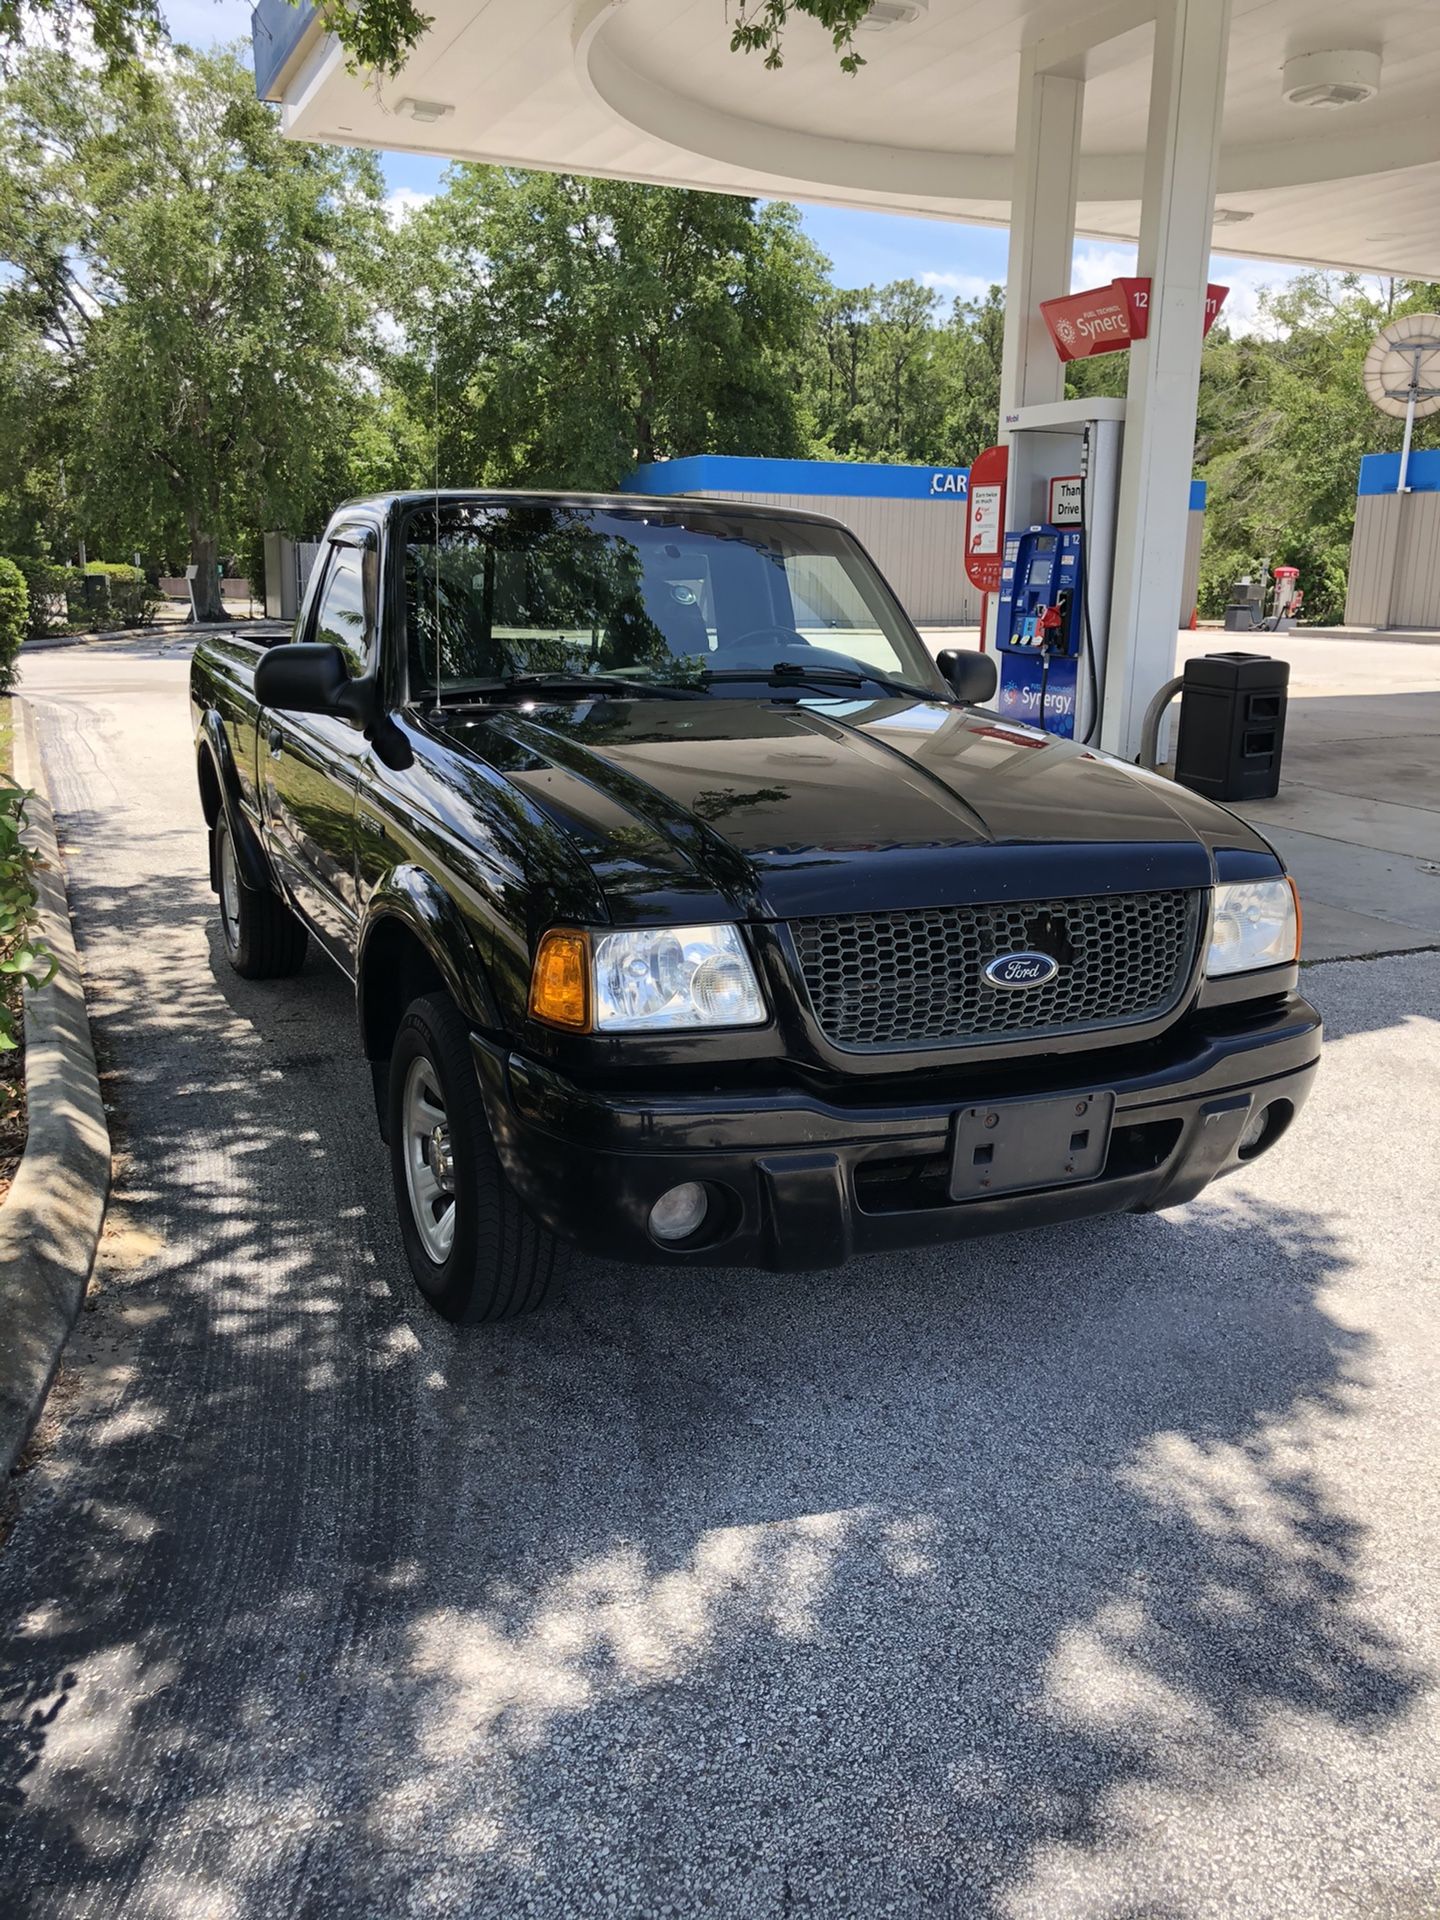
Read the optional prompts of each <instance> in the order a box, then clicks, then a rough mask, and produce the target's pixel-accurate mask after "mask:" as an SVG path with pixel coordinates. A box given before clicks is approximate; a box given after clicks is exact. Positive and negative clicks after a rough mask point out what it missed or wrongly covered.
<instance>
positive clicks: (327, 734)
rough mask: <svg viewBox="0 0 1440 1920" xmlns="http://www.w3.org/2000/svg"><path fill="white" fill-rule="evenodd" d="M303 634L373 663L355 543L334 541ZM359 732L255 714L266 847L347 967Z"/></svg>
mask: <svg viewBox="0 0 1440 1920" xmlns="http://www.w3.org/2000/svg"><path fill="white" fill-rule="evenodd" d="M322 562H323V565H324V567H325V573H324V577H323V579H322V580H321V582H320V587H319V592H318V594H317V595H316V597H315V600H314V601H313V602H312V607H313V611H312V613H311V615H310V617H309V621H308V624H307V630H306V632H305V633H304V634H303V635H302V636H301V638H302V639H303V640H306V641H313V642H315V643H317V644H319V645H326V646H338V647H339V648H340V649H341V650H342V651H343V652H344V654H345V656H346V659H347V662H348V664H349V667H350V672H351V675H352V677H354V678H356V679H358V678H360V677H361V676H362V675H363V674H364V673H366V672H367V670H368V669H369V667H370V664H371V657H372V653H373V648H374V618H373V609H372V608H371V607H369V606H368V604H367V600H368V596H367V591H366V588H367V582H366V573H367V569H366V568H365V566H364V559H363V553H362V550H361V548H360V547H359V546H356V545H350V544H348V543H346V542H344V541H332V542H331V544H330V546H329V549H328V551H327V552H326V553H325V554H324V555H323V556H322ZM365 753H366V744H365V737H364V735H363V734H362V733H361V732H360V731H359V730H358V729H357V728H355V727H352V726H351V725H349V723H348V722H347V721H344V720H340V719H337V718H335V717H334V716H333V715H330V714H320V713H277V712H275V711H274V710H273V709H271V708H266V709H265V710H264V711H263V712H262V713H261V715H260V765H261V768H262V771H263V778H264V788H265V799H264V805H265V820H266V826H267V828H268V830H269V842H270V851H271V853H272V855H273V857H274V859H275V861H276V864H277V865H278V866H279V867H280V869H281V872H282V875H283V878H284V881H285V885H286V888H287V889H288V891H289V892H290V893H291V895H292V896H293V898H294V899H295V901H296V903H297V904H298V905H299V907H300V909H301V911H302V913H303V914H304V916H305V918H306V919H307V920H308V921H309V923H310V925H311V927H312V928H313V929H314V931H315V934H316V937H317V938H318V939H319V940H320V941H321V942H322V943H323V945H325V946H326V947H327V948H328V949H329V950H330V952H331V954H332V955H333V956H334V958H335V959H337V960H338V961H340V963H341V965H342V966H344V967H345V968H347V970H349V971H351V972H353V971H354V963H355V941H356V926H357V921H358V912H359V903H358V896H357V891H356V880H355V805H356V795H357V792H358V789H359V780H360V768H361V764H362V761H363V759H364V756H365Z"/></svg>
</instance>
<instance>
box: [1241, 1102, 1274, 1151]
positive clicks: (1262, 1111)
mask: <svg viewBox="0 0 1440 1920" xmlns="http://www.w3.org/2000/svg"><path fill="white" fill-rule="evenodd" d="M1269 1131H1270V1108H1269V1107H1257V1108H1256V1109H1255V1111H1254V1113H1252V1114H1251V1116H1250V1118H1249V1119H1248V1120H1247V1121H1246V1122H1245V1131H1244V1132H1243V1133H1242V1134H1241V1136H1240V1146H1239V1149H1238V1151H1239V1154H1240V1158H1241V1159H1242V1160H1248V1159H1250V1158H1251V1156H1252V1155H1253V1154H1257V1153H1258V1152H1259V1151H1260V1148H1261V1147H1262V1146H1263V1144H1264V1141H1265V1136H1266V1134H1267V1133H1269Z"/></svg>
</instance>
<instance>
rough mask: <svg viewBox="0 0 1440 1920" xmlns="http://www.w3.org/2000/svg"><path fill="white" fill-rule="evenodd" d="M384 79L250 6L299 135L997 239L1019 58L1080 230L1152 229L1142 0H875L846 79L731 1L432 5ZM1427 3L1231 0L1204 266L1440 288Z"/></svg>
mask: <svg viewBox="0 0 1440 1920" xmlns="http://www.w3.org/2000/svg"><path fill="white" fill-rule="evenodd" d="M427 4H428V7H429V9H430V10H431V11H432V12H433V14H434V24H433V25H432V27H431V28H430V30H429V32H428V33H427V34H426V35H425V37H424V39H423V40H422V41H421V42H420V44H419V46H418V47H417V48H416V50H415V53H414V54H413V56H412V57H411V59H410V61H409V63H408V65H407V66H406V67H405V69H404V71H403V72H402V73H401V74H400V75H399V76H398V77H397V78H395V79H394V80H390V81H386V82H384V83H382V84H378V85H377V84H375V83H374V82H371V81H367V80H366V79H365V78H364V77H363V76H359V75H356V74H352V73H349V72H347V71H346V65H345V58H344V55H343V53H342V52H341V50H340V49H339V48H338V47H337V46H336V45H335V44H334V42H333V41H332V40H331V39H330V38H329V37H328V36H327V35H326V34H325V32H324V30H323V27H322V26H321V23H320V20H319V17H318V15H317V13H316V12H315V10H314V9H313V8H308V7H301V8H299V9H296V8H294V7H291V6H289V5H287V4H286V0H261V4H260V5H259V6H258V7H257V8H256V11H255V24H254V39H255V61H256V73H257V80H258V83H259V86H260V91H261V92H262V94H263V95H264V96H265V97H266V98H268V99H271V100H275V101H278V102H280V103H281V104H282V105H283V108H284V116H285V125H286V130H287V132H288V133H290V134H291V135H293V136H294V137H296V138H298V139H307V140H317V141H324V142H331V143H337V144H356V145H366V144H369V145H373V146H376V147H382V148H389V149H392V150H393V149H401V150H409V151H413V152H417V153H434V154H443V155H446V156H450V157H454V158H458V159H466V160H477V161H491V162H497V163H501V164H504V165H513V166H520V167H533V168H541V169H548V170H551V171H561V170H563V171H567V172H579V173H592V174H601V175H613V176H616V177H621V178H625V179H631V180H648V181H653V182H656V183H659V184H663V185H668V186H692V187H702V188H708V189H710V190H713V191H720V192H727V193H744V194H758V195H762V196H763V195H768V196H772V197H774V196H784V197H795V198H799V199H805V200H812V201H822V202H830V203H833V204H836V205H844V206H856V207H874V208H882V209H887V210H890V211H895V212H910V213H920V214H927V215H930V216H940V217H950V218H955V219H960V220H972V221H985V222H995V223H1008V222H1009V221H1010V219H1011V202H1012V193H1013V185H1014V179H1015V160H1014V155H1015V139H1016V118H1017V99H1018V95H1019V92H1020V76H1021V54H1022V48H1024V47H1026V46H1031V47H1033V46H1034V45H1035V44H1036V43H1043V44H1044V45H1045V47H1046V49H1047V58H1046V60H1045V63H1044V64H1045V66H1046V68H1047V69H1048V70H1049V71H1051V72H1062V73H1063V72H1064V71H1065V70H1066V66H1067V59H1066V56H1067V42H1068V43H1071V44H1073V55H1071V57H1070V62H1069V64H1070V66H1071V67H1072V68H1073V71H1074V74H1075V76H1076V77H1077V78H1083V79H1084V81H1085V95H1084V125H1083V130H1082V134H1081V139H1080V151H1079V165H1078V175H1077V179H1076V207H1075V227H1076V229H1077V230H1078V231H1079V232H1081V233H1084V234H1087V235H1092V236H1096V237H1105V238H1114V239H1117V240H1134V239H1136V238H1137V236H1138V235H1139V232H1140V203H1141V191H1142V176H1143V173H1144V167H1145V158H1146V148H1147V125H1148V112H1149V108H1148V95H1149V72H1150V58H1151V55H1150V46H1151V35H1152V31H1153V28H1152V22H1153V18H1154V14H1155V6H1154V3H1153V0H1151V4H1149V5H1145V4H1132V3H1131V0H1118V3H1116V4H1108V5H1107V4H1102V3H1101V0H878V4H877V5H876V7H875V8H874V9H873V12H872V18H871V20H870V22H868V23H867V25H866V27H865V28H864V29H863V30H862V31H861V33H860V34H859V36H858V39H857V47H858V48H859V50H860V51H861V52H862V53H863V55H864V58H865V61H866V64H865V66H864V67H862V68H861V69H860V71H859V73H858V74H856V75H854V76H850V75H847V74H845V73H844V72H842V71H841V69H840V65H839V61H838V59H837V57H836V55H835V52H834V50H833V48H832V47H831V45H830V40H829V35H828V34H827V33H826V32H825V30H824V29H823V28H822V27H820V26H819V25H818V24H817V23H816V22H815V21H813V20H812V19H810V18H809V17H807V16H803V15H798V16H792V18H791V20H790V22H789V24H788V26H787V28H786V30H785V38H784V48H783V51H784V65H783V67H781V68H780V70H779V71H777V72H768V71H766V70H765V68H764V66H763V63H762V61H761V59H760V57H759V56H757V55H754V54H741V53H732V52H731V51H730V49H729V37H730V30H731V21H732V18H733V9H732V10H731V16H729V17H727V8H726V5H725V0H580V3H579V4H578V5H577V4H576V0H427ZM1437 99H1440V3H1437V0H1426V3H1425V4H1416V0H1409V4H1399V3H1398V0H1350V4H1348V5H1334V4H1324V0H1321V4H1316V0H1233V10H1232V16H1231V25H1230V33H1229V45H1228V53H1227V55H1226V74H1225V84H1224V108H1223V118H1222V122H1221V129H1220V136H1221V137H1220V147H1219V161H1218V173H1217V185H1216V199H1215V212H1214V228H1213V233H1212V238H1213V243H1214V245H1215V247H1216V249H1217V250H1218V251H1223V252H1226V253H1232V254H1250V255H1255V256H1258V257H1260V258H1263V259H1270V260H1293V261H1304V262H1313V263H1315V264H1320V265H1329V266H1338V267H1353V268H1359V269H1364V270H1369V271H1373V272H1381V273H1394V274H1398V275H1404V276H1411V277H1415V278H1421V279H1436V278H1440V220H1437V219H1436V215H1435V209H1436V207H1437V205H1440V112H1437V111H1436V110H1435V102H1436V101H1437Z"/></svg>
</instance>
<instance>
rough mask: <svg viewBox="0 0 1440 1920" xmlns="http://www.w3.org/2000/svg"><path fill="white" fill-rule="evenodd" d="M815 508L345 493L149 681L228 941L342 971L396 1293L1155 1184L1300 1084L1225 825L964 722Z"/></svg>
mask: <svg viewBox="0 0 1440 1920" xmlns="http://www.w3.org/2000/svg"><path fill="white" fill-rule="evenodd" d="M994 684H995V680H994V666H993V663H992V662H991V660H990V659H989V658H988V657H986V656H984V655H981V654H976V653H951V654H942V655H941V656H940V658H939V661H938V662H936V661H932V659H931V657H930V655H929V653H928V652H927V650H926V648H925V646H924V644H923V643H922V642H921V640H920V638H919V636H918V635H917V634H916V632H915V629H914V627H913V626H912V625H911V623H910V621H909V620H908V619H907V617H906V615H905V613H904V612H903V610H902V609H901V607H900V606H899V604H898V603H897V601H896V599H895V597H894V595H893V594H892V592H891V591H890V589H889V588H888V587H887V586H886V584H885V582H884V580H883V579H882V578H881V577H880V575H879V574H878V573H877V571H876V570H875V567H874V566H873V564H872V563H871V562H870V561H869V559H868V558H867V557H866V555H865V553H864V552H863V550H862V549H861V548H860V547H859V546H858V545H857V543H856V542H855V540H854V539H853V538H852V537H851V535H850V534H849V533H848V532H846V531H845V529H844V528H842V527H841V526H839V525H838V524H836V523H835V522H833V521H830V520H825V519H821V518H819V517H815V516H812V515H809V514H801V513H792V512H780V511H772V510H765V509H761V508H758V507H752V506H743V505H732V504H728V503H720V502H706V501H699V500H696V501H689V500H676V499H674V498H669V499H664V500H650V499H645V498H641V497H638V496H634V495H624V496H619V497H616V498H602V497H594V496H578V495H548V494H517V493H487V492H470V491H466V492H442V493H439V494H423V495H422V494H400V495H390V496H386V497H384V498H379V499H369V500H360V501H356V502H354V503H352V504H350V505H348V506H345V507H342V508H341V509H340V510H339V512H337V513H336V515H335V516H334V519H333V520H332V522H331V524H330V527H329V529H328V530H327V533H326V536H325V541H324V545H323V549H322V552H321V555H320V558H319V560H318V562H317V564H316V566H315V570H314V573H313V576H312V578H311V582H310V586H309V589H308V592H307V595H306V600H305V604H304V606H303V608H302V610H301V612H300V616H299V619H298V621H297V623H296V627H295V633H294V640H293V642H292V643H290V644H284V645H276V646H271V647H269V648H268V649H266V648H264V647H262V646H259V645H256V644H254V643H253V642H250V641H247V640H244V639H240V638H233V639H232V638H216V639H213V640H210V641H207V642H206V643H205V644H203V645H202V646H200V647H199V648H198V649H197V651H196V654H195V659H194V665H193V668H192V674H191V699H192V703H193V708H194V717H195V727H196V751H197V765H198V774H199V785H200V799H201V803H202V805H203V807H204V811H205V818H206V820H207V821H208V823H209V827H210V873H211V881H212V884H213V886H214V888H215V890H216V892H217V893H218V895H219V905H220V929H221V935H222V938H223V942H224V947H225V951H226V953H227V955H228V957H229V960H230V963H231V964H232V965H233V966H234V967H235V968H236V969H237V970H238V971H239V972H240V973H241V974H244V975H246V976H247V977H249V978H252V979H257V978H274V977H278V976H281V975H286V974H293V973H294V972H295V971H296V970H297V969H298V968H299V967H300V965H301V963H302V961H303V959H304V956H305V951H306V943H307V937H308V938H313V939H314V940H315V942H316V943H317V944H318V945H319V946H321V947H323V948H324V950H325V952H326V953H327V954H328V955H329V956H330V957H331V959H332V960H334V961H335V962H336V964H337V965H339V966H340V967H342V968H343V969H344V971H345V972H346V974H347V975H349V976H350V977H351V979H353V981H354V983H355V990H356V997H357V1004H358V1011H359V1028H360V1038H361V1042H362V1044H363V1046H364V1049H365V1052H366V1054H367V1056H368V1057H369V1060H370V1062H371V1065H372V1068H373V1072H374V1079H375V1095H376V1104H377V1108H378V1112H379V1119H380V1126H381V1131H382V1133H383V1134H384V1136H385V1138H386V1139H387V1141H388V1143H389V1149H390V1156H391V1163H392V1168H393V1174H394V1183H395V1197H396V1204H397V1207H398V1209H399V1217H400V1223H401V1229H402V1234H403V1238H404V1243H405V1247H406V1251H407V1254H408V1257H409V1262H410V1266H411V1268H412V1270H413V1272H414V1275H415V1279H416V1281H417V1282H418V1284H419V1287H420V1290H421V1292H422V1293H423V1294H424V1295H425V1297H426V1298H427V1299H428V1300H429V1301H430V1302H431V1303H432V1304H433V1305H434V1306H435V1307H436V1308H438V1309H439V1311H440V1312H441V1313H443V1314H445V1315H447V1316H448V1317H450V1318H452V1319H457V1320H458V1319H466V1320H485V1319H492V1318H497V1317H500V1316H502V1315H505V1314H508V1313H512V1312H515V1311H518V1310H520V1309H522V1308H525V1307H529V1306H533V1305H534V1304H535V1303H536V1301H537V1300H538V1299H539V1298H540V1296H541V1294H542V1293H543V1291H544V1289H545V1287H546V1284H547V1283H548V1281H549V1280H550V1277H551V1274H552V1271H553V1270H554V1268H555V1266H556V1263H557V1259H558V1257H559V1255H560V1253H561V1252H562V1250H563V1249H564V1248H565V1247H566V1245H567V1244H568V1243H572V1242H578V1243H579V1244H580V1245H581V1246H583V1247H586V1248H588V1249H590V1250H591V1251H593V1252H596V1253H600V1254H607V1255H611V1256H615V1257H619V1258H622V1259H627V1260H645V1261H662V1262H669V1263H671V1264H673V1265H676V1266H686V1265H692V1264H696V1263H711V1264H722V1263H723V1264H733V1265H753V1266H758V1267H766V1268H771V1269H774V1270H779V1271H785V1270H791V1269H799V1268H811V1267H833V1266H836V1265H839V1264H840V1263H841V1262H842V1261H844V1260H845V1259H847V1258H848V1257H849V1256H850V1255H851V1254H855V1253H866V1252H874V1251H878V1250H882V1249H887V1248H900V1247H908V1246H915V1245H922V1244H925V1245H928V1244H932V1243H935V1242H938V1241H945V1240H951V1239H958V1238H960V1237H962V1236H965V1235H970V1234H978V1233H988V1232H992V1231H995V1230H997V1229H1004V1228H1014V1227H1029V1226H1034V1225H1037V1224H1040V1223H1043V1222H1047V1221H1057V1220H1069V1219H1075V1218H1079V1217H1081V1216H1085V1215H1093V1214H1104V1213H1114V1212H1118V1211H1123V1210H1130V1211H1134V1212H1145V1211H1148V1210H1152V1209H1155V1208H1160V1207H1167V1206H1174V1205H1176V1204H1177V1203H1179V1202H1181V1201H1185V1200H1189V1199H1190V1198H1191V1197H1192V1196H1193V1195H1195V1194H1197V1193H1199V1191H1200V1190H1201V1188H1202V1187H1204V1186H1205V1185H1206V1184H1207V1182H1209V1181H1210V1180H1212V1179H1214V1178H1215V1176H1216V1175H1217V1174H1222V1173H1226V1172H1229V1171H1230V1170H1231V1169H1233V1168H1234V1167H1236V1166H1237V1165H1238V1164H1239V1163H1240V1162H1242V1161H1245V1160H1248V1159H1250V1158H1252V1157H1254V1156H1255V1155H1257V1154H1260V1153H1263V1152H1264V1151H1265V1150H1266V1148H1267V1147H1269V1146H1270V1145H1271V1144H1272V1143H1273V1142H1274V1141H1275V1140H1276V1139H1278V1138H1279V1136H1280V1135H1281V1134H1282V1133H1283V1132H1284V1131H1285V1129H1286V1127H1287V1126H1288V1125H1289V1124H1290V1121H1291V1120H1292V1119H1293V1118H1294V1116H1295V1114H1296V1112H1297V1111H1298V1110H1299V1108H1300V1106H1301V1105H1302V1103H1303V1102H1304V1100H1305V1097H1306V1094H1307V1093H1308V1091H1309V1088H1310V1083H1311V1080H1312V1079H1313V1077H1314V1073H1315V1068H1316V1062H1317V1057H1318V1054H1319V1051H1320V1021H1319V1018H1318V1016H1317V1015H1316V1013H1315V1011H1314V1009H1313V1008H1312V1007H1310V1006H1309V1005H1308V1004H1307V1003H1306V1001H1305V1000H1303V999H1302V998H1301V997H1300V996H1299V995H1298V993H1297V991H1296V984H1297V970H1296V962H1297V955H1298V943H1299V912H1298V907H1297V904H1296V900H1295V895H1294V890H1293V887H1292V885H1291V883H1290V881H1289V880H1288V879H1287V878H1286V876H1285V872H1284V868H1283V866H1282V864H1281V862H1280V860H1279V859H1278V858H1277V857H1276V855H1275V854H1274V852H1273V851H1272V850H1271V849H1270V847H1269V846H1267V845H1266V843H1265V841H1264V840H1263V839H1262V838H1261V837H1260V836H1259V835H1258V834H1257V833H1255V832H1254V831H1253V830H1252V829H1251V828H1250V827H1249V826H1247V825H1246V824H1245V823H1244V822H1243V821H1241V820H1238V819H1236V818H1235V817H1234V816H1233V815H1231V814H1229V813H1227V812H1225V811H1223V810H1222V809H1221V808H1219V807H1216V806H1214V805H1212V804H1210V803H1209V802H1208V801H1205V800H1202V799H1199V798H1197V797H1196V796H1195V795H1194V794H1191V793H1189V792H1187V791H1185V790H1184V789H1183V788H1180V787H1177V786H1173V785H1171V784H1170V783H1169V782H1168V781H1165V780H1163V779H1161V778H1159V777H1157V776H1155V775H1152V774H1147V773H1142V772H1139V771H1137V770H1136V769H1135V768H1132V767H1128V766H1125V765H1122V764H1120V763H1119V762H1117V761H1115V760H1112V759H1109V758H1107V757H1106V756H1105V755H1103V754H1100V753H1097V752H1094V751H1091V750H1089V749H1087V748H1085V747H1083V746H1079V745H1076V744H1074V743H1073V742H1070V741H1064V740H1058V739H1053V738H1051V737H1049V736H1047V735H1046V734H1044V733H1040V732H1037V731H1035V730H1033V729H1031V728H1028V727H1025V726H1018V725H1013V724H1010V723H1008V722H1005V721H1002V720H1001V719H1000V718H999V717H998V716H997V715H996V714H994V713H992V712H987V711H986V710H985V709H984V708H983V706H980V705H977V704H976V703H977V702H982V701H984V700H986V699H988V698H989V697H990V695H991V694H992V693H993V691H994Z"/></svg>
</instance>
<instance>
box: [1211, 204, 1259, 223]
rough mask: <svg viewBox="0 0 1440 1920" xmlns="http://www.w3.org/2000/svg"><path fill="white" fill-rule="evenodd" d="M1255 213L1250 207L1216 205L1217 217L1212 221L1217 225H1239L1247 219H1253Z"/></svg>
mask: <svg viewBox="0 0 1440 1920" xmlns="http://www.w3.org/2000/svg"><path fill="white" fill-rule="evenodd" d="M1254 218H1255V216H1254V214H1253V213H1252V212H1251V211H1250V209H1249V207H1216V209H1215V217H1214V219H1213V220H1212V221H1211V225H1212V226H1216V227H1238V226H1241V225H1242V224H1243V223H1244V222H1245V221H1246V220H1253V219H1254Z"/></svg>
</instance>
